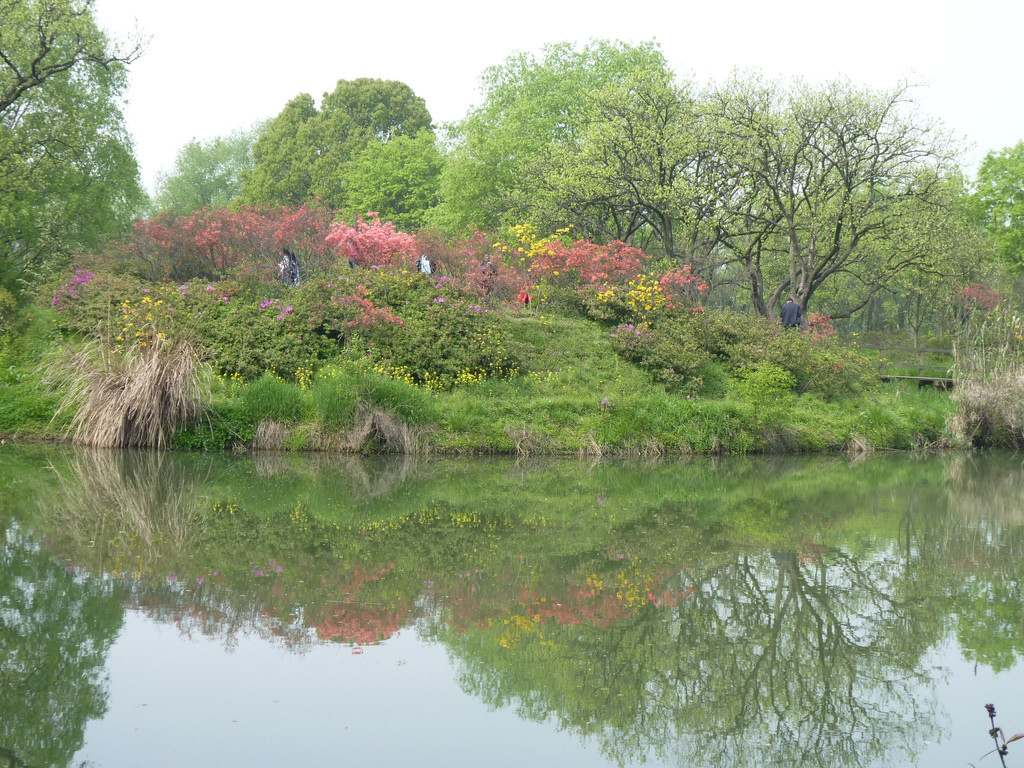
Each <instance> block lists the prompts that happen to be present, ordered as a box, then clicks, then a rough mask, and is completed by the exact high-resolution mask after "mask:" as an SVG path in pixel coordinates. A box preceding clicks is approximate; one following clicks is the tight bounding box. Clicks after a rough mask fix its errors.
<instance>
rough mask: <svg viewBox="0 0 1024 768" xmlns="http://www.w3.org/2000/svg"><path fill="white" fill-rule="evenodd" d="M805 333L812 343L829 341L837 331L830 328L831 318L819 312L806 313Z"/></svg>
mask: <svg viewBox="0 0 1024 768" xmlns="http://www.w3.org/2000/svg"><path fill="white" fill-rule="evenodd" d="M807 333H808V334H809V335H810V337H811V339H812V340H814V341H824V340H825V339H831V338H832V337H834V336H835V335H836V334H837V333H838V331H836V329H835V328H834V327H833V326H832V318H831V317H829V316H828V315H823V314H821V313H820V312H808V313H807Z"/></svg>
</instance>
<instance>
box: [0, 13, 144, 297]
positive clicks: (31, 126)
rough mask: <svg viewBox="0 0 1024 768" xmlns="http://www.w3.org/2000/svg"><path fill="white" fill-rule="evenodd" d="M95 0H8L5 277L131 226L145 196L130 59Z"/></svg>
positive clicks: (3, 23) (2, 77)
mask: <svg viewBox="0 0 1024 768" xmlns="http://www.w3.org/2000/svg"><path fill="white" fill-rule="evenodd" d="M139 53H140V47H139V46H138V45H135V46H134V47H131V48H130V49H129V50H127V51H121V50H119V49H118V48H117V46H115V45H114V44H113V43H112V42H111V41H110V40H109V39H108V38H107V36H106V35H105V34H104V33H103V32H102V31H101V30H100V29H99V28H98V27H97V26H96V23H95V20H94V18H93V2H92V0H0V252H2V253H3V261H2V262H0V282H3V283H7V284H14V283H15V282H16V281H17V280H18V279H19V278H21V279H24V278H31V277H33V276H38V275H39V273H40V272H44V271H45V270H46V268H47V265H48V264H52V263H53V262H54V261H55V260H59V259H60V257H61V256H63V255H67V254H68V253H69V252H70V251H72V250H74V249H77V248H84V247H88V246H91V245H93V244H95V243H96V242H97V241H98V239H99V237H100V235H102V234H104V233H107V232H110V231H114V230H118V229H121V228H123V227H125V226H127V225H128V223H129V222H130V221H131V219H132V218H133V216H134V214H135V213H136V212H137V210H138V209H139V208H140V206H141V204H142V203H143V201H144V199H145V194H144V192H143V190H142V187H141V184H140V183H139V174H138V166H137V163H136V161H135V157H134V154H133V149H132V145H131V141H130V139H129V137H128V135H127V133H126V131H125V127H124V118H123V115H122V113H121V109H120V98H121V94H122V93H123V91H124V89H125V86H126V85H127V65H128V64H130V63H131V62H132V61H134V60H135V59H136V58H137V57H138V55H139Z"/></svg>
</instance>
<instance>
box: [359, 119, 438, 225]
mask: <svg viewBox="0 0 1024 768" xmlns="http://www.w3.org/2000/svg"><path fill="white" fill-rule="evenodd" d="M443 162H444V158H443V156H442V155H441V152H440V151H439V150H438V148H437V144H436V140H435V138H434V134H433V133H432V132H431V131H428V130H423V131H420V132H419V133H418V134H416V135H415V136H412V135H409V134H402V135H400V136H395V137H394V138H392V139H391V140H390V141H388V142H386V143H383V144H381V143H378V142H376V141H371V142H370V143H369V144H367V145H366V148H365V149H363V150H362V151H361V152H359V153H358V154H357V155H355V156H354V157H353V158H352V160H351V162H350V163H349V165H348V169H347V171H346V173H345V207H346V208H347V209H348V210H350V211H379V212H380V215H381V216H382V217H384V218H385V219H387V220H388V221H391V222H394V224H395V226H396V227H398V228H400V229H403V230H406V231H410V232H411V231H414V230H417V229H419V228H420V227H423V226H424V225H425V224H426V222H427V219H428V217H429V216H430V211H431V210H432V209H433V208H434V207H435V206H436V205H437V202H438V184H439V179H440V175H441V168H442V167H443Z"/></svg>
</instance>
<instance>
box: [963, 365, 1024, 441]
mask: <svg viewBox="0 0 1024 768" xmlns="http://www.w3.org/2000/svg"><path fill="white" fill-rule="evenodd" d="M953 399H954V401H955V402H956V414H955V415H954V416H953V419H952V420H951V422H950V431H951V432H952V433H953V434H954V435H955V436H956V437H957V439H958V440H960V441H962V442H964V443H967V444H973V445H992V446H998V447H1001V448H1017V449H1019V448H1024V366H1021V367H1017V368H1015V369H1008V370H1003V371H999V372H998V373H991V374H989V375H987V376H985V377H974V378H972V377H964V378H963V379H962V380H958V381H957V384H956V388H955V390H954V392H953Z"/></svg>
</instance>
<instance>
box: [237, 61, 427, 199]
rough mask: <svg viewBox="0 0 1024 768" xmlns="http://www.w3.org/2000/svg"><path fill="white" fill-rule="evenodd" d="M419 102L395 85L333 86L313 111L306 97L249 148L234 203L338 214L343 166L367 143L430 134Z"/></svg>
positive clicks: (295, 102)
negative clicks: (314, 205)
mask: <svg viewBox="0 0 1024 768" xmlns="http://www.w3.org/2000/svg"><path fill="white" fill-rule="evenodd" d="M430 124H431V120H430V113H429V112H428V111H427V108H426V104H425V102H424V101H423V99H422V98H420V97H419V96H416V94H415V93H413V91H412V89H411V88H409V86H407V85H406V84H405V83H400V82H397V81H395V80H375V79H370V78H360V79H358V80H352V81H348V80H339V81H338V84H337V86H335V89H334V90H333V91H332V92H331V93H326V94H324V97H323V101H322V103H321V106H320V109H319V110H318V109H317V108H316V106H315V104H314V103H313V99H312V97H311V96H309V95H308V94H301V95H299V96H297V97H296V98H294V99H292V101H290V102H289V103H288V104H287V105H286V106H285V108H284V110H283V111H282V112H281V114H280V115H278V116H277V117H276V118H274V119H273V120H271V121H270V123H269V124H268V125H267V127H266V129H265V130H264V131H263V133H261V134H260V137H259V138H258V139H257V141H256V144H255V145H254V147H253V169H252V172H251V173H250V174H248V175H247V176H246V177H245V179H244V182H243V187H242V199H243V201H244V202H245V203H248V204H256V205H269V204H278V205H301V204H302V203H304V202H307V201H308V200H309V199H310V198H318V199H320V200H322V201H323V202H324V203H325V204H327V205H329V206H331V207H334V208H341V207H343V206H344V205H345V203H346V195H347V191H346V176H347V172H348V167H349V163H350V162H351V161H352V160H353V158H355V157H356V156H357V155H358V154H359V153H360V152H362V151H363V150H364V149H366V148H367V147H368V146H370V145H371V144H374V143H376V144H387V143H388V142H390V141H392V140H393V139H395V138H397V137H399V136H415V135H416V134H418V133H419V132H421V131H428V132H429V131H430Z"/></svg>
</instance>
